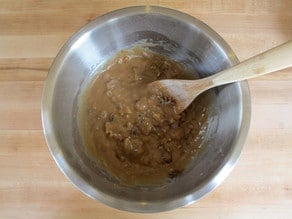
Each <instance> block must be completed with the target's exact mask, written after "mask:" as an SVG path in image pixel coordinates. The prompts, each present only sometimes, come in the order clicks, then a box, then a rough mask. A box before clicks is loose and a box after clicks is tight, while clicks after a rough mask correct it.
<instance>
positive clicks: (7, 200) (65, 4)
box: [0, 0, 292, 219]
mask: <svg viewBox="0 0 292 219" xmlns="http://www.w3.org/2000/svg"><path fill="white" fill-rule="evenodd" d="M145 4H151V5H161V6H165V7H170V8H174V9H177V10H180V11H183V12H186V13H188V14H190V15H192V16H194V17H197V18H198V19H200V20H202V21H203V22H205V23H207V24H208V25H209V26H211V27H212V28H213V29H214V30H216V31H217V32H218V33H219V34H220V35H221V36H222V37H223V38H224V39H225V40H226V41H227V42H228V43H229V45H230V46H231V47H232V48H233V50H234V51H235V53H236V54H237V56H238V58H239V59H240V60H244V59H246V58H248V57H250V56H252V55H255V54H257V53H260V52H262V51H264V50H267V49H269V48H271V47H273V46H276V45H278V44H281V43H283V42H285V41H287V40H291V39H292V1H291V0H278V1H274V0H258V1H256V0H246V1H245V0H233V1H232V0H213V1H208V0H200V1H193V0H190V1H174V0H157V1H154V0H153V1H150V0H149V1H138V0H126V1H119V0H100V1H98V0H84V1H81V0H62V1H59V0H50V1H49V0H48V1H41V0H0V218H3V219H4V218H42V219H44V218H70V219H71V218H138V219H139V218H153V219H155V218H167V219H171V218H292V145H291V144H292V69H291V68H290V69H286V70H283V71H279V72H277V73H274V74H270V75H266V76H263V77H260V78H257V79H253V80H250V81H249V85H250V91H251V97H252V120H251V127H250V132H249V136H248V139H247V142H246V144H245V147H244V149H243V152H242V156H241V158H240V160H239V162H238V164H237V166H236V167H235V168H234V170H233V172H232V174H231V175H230V176H229V177H228V178H227V179H226V180H225V181H224V182H223V183H222V184H221V185H220V186H219V187H218V188H217V189H216V190H214V191H213V192H212V193H210V194H209V195H207V196H206V197H204V198H203V199H201V200H200V201H199V202H197V203H195V204H192V205H190V206H187V207H183V208H180V209H177V210H173V211H169V212H164V213H159V214H151V215H149V214H134V213H128V212H123V211H118V210H115V209H112V208H110V207H107V206H105V205H103V204H101V203H99V202H96V201H94V200H92V199H90V198H88V197H87V196H85V195H83V194H82V193H81V192H80V191H78V190H77V189H76V188H75V187H74V186H73V185H72V184H71V183H70V182H69V181H68V180H67V179H66V178H65V176H63V174H62V173H61V171H60V170H59V169H58V167H57V165H56V164H55V163H54V161H53V158H52V157H51V155H50V154H49V151H48V148H47V145H46V143H45V140H44V136H43V132H42V125H41V116H40V102H41V94H42V89H43V85H44V80H45V78H46V75H47V72H48V69H49V66H50V64H51V63H52V60H53V58H54V57H55V56H56V54H57V52H58V50H59V49H60V48H61V46H62V45H63V44H64V42H65V41H66V40H67V39H68V38H69V37H70V36H71V35H72V34H73V33H74V32H75V31H77V30H78V29H79V28H80V27H81V26H83V25H85V24H86V23H88V22H89V21H91V20H92V19H94V18H95V17H97V16H99V15H102V14H104V13H106V12H109V11H112V10H114V9H118V8H122V7H126V6H133V5H145ZM289 58H292V57H289Z"/></svg>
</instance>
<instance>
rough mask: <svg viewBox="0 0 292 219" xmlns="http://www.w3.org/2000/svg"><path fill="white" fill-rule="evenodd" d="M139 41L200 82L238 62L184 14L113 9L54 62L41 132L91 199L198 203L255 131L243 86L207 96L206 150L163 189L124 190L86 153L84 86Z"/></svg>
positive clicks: (157, 207)
mask: <svg viewBox="0 0 292 219" xmlns="http://www.w3.org/2000/svg"><path fill="white" fill-rule="evenodd" d="M137 44H138V45H141V46H144V47H147V48H149V49H151V50H153V51H155V52H159V53H162V54H164V55H166V56H169V57H171V58H172V59H175V60H177V61H180V62H182V63H184V64H185V66H186V67H187V68H188V69H189V70H196V71H197V72H198V73H199V75H200V77H205V76H207V75H210V74H213V73H215V72H218V71H220V70H222V69H224V68H227V67H229V66H231V65H234V64H236V63H237V62H238V60H237V58H236V56H235V55H234V53H233V51H232V50H231V49H230V47H229V46H228V45H227V44H226V43H225V41H224V40H223V39H222V38H221V37H220V36H219V35H218V34H216V33H215V32H214V31H213V30H211V29H210V28H209V27H208V26H207V25H205V24H204V23H202V22H201V21H199V20H197V19H195V18H193V17H191V16H189V15H186V14H184V13H181V12H178V11H174V10H171V9H166V8H161V7H151V8H146V7H131V8H125V9H121V10H117V11H114V12H111V13H109V14H106V15H104V16H101V17H99V18H97V19H95V20H94V21H92V22H90V23H89V24H87V25H86V26H85V27H83V28H82V29H81V30H79V31H78V32H77V33H75V34H74V35H73V36H72V38H71V39H70V40H69V41H68V42H67V43H66V44H65V45H64V46H63V48H62V49H61V51H60V52H59V54H58V55H57V57H56V58H55V60H54V62H53V64H52V66H51V68H50V71H49V74H48V77H47V80H46V83H45V87H44V91H43V99H42V122H43V129H44V133H45V137H46V141H47V144H48V146H49V148H50V151H51V153H52V155H53V157H54V159H55V161H56V163H57V164H58V166H59V168H60V169H61V170H62V171H63V173H64V174H65V175H66V176H67V177H68V178H69V180H70V181H71V182H72V183H73V184H74V185H75V186H76V187H77V188H78V189H80V190H81V191H82V192H84V193H85V194H87V195H88V196H90V197H92V198H94V199H97V200H99V201H101V202H103V203H105V204H107V205H109V206H112V207H115V208H118V209H121V210H127V211H133V212H159V211H166V210H170V209H173V208H177V207H180V206H183V205H186V204H190V203H193V202H195V201H197V200H198V199H199V198H201V197H203V196H204V195H206V194H207V193H209V192H210V191H211V190H213V189H214V188H215V187H216V186H218V185H219V184H220V183H221V182H222V181H223V180H224V179H225V178H226V177H227V175H228V174H229V173H230V171H231V170H232V168H233V166H234V165H235V163H236V161H237V159H238V157H239V155H240V152H241V149H242V146H243V144H244V141H245V139H246V136H247V132H248V128H249V123H250V114H251V109H250V96H249V90H248V85H247V83H246V82H240V83H234V84H230V85H227V86H222V87H219V88H216V89H212V90H210V91H208V92H210V95H212V97H213V99H212V105H211V106H210V110H211V113H210V115H209V126H208V130H207V133H206V136H205V140H204V141H203V145H202V147H203V150H202V153H201V154H200V155H199V156H197V157H195V158H194V160H193V163H191V164H190V165H189V167H188V169H187V170H186V171H185V173H184V174H182V175H181V176H180V177H179V178H177V179H175V180H174V181H172V182H169V183H166V184H165V185H164V186H156V187H155V186H152V187H132V188H130V187H126V186H122V185H120V184H118V183H117V182H116V180H114V179H112V178H111V177H109V176H107V174H106V173H105V172H103V171H102V170H100V169H99V168H98V166H97V165H96V164H94V163H93V162H91V161H90V160H89V159H88V158H87V156H86V155H85V153H84V150H83V145H82V142H81V141H80V137H79V131H78V128H77V121H76V120H77V117H76V112H77V111H78V103H79V101H78V98H79V95H80V93H82V87H83V86H85V85H86V84H87V83H88V81H90V79H91V78H92V76H93V75H94V73H95V72H96V70H98V69H100V68H102V65H103V64H104V63H105V62H106V61H108V60H109V59H110V58H111V57H112V56H113V55H114V54H115V53H116V52H118V51H119V50H121V49H125V48H131V47H133V46H134V45H137ZM226 198H227V197H226Z"/></svg>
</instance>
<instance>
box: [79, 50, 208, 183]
mask: <svg viewBox="0 0 292 219" xmlns="http://www.w3.org/2000/svg"><path fill="white" fill-rule="evenodd" d="M166 78H180V79H190V76H189V74H187V72H186V71H185V70H184V68H183V67H182V65H181V64H179V63H177V62H174V61H171V60H168V59H166V58H164V57H162V56H160V55H157V54H153V53H149V52H145V51H142V50H139V49H134V50H131V51H122V52H120V53H119V54H118V55H117V56H116V58H115V59H114V60H113V61H112V62H111V64H110V65H109V66H108V67H107V68H106V69H105V70H104V72H103V73H101V74H99V76H98V77H97V78H96V79H95V80H94V81H93V82H92V84H91V85H90V86H88V88H87V89H86V90H85V92H84V96H83V104H82V106H83V108H82V110H81V114H80V118H81V120H80V127H81V130H82V131H83V133H82V138H83V142H84V145H85V146H86V149H87V151H88V154H89V155H90V156H91V157H92V158H94V159H95V160H97V161H98V163H99V164H100V165H102V166H103V168H104V169H106V170H107V171H108V172H109V173H110V174H111V175H113V176H115V177H116V178H118V179H119V180H120V181H121V183H123V184H127V185H129V184H131V185H142V184H143V185H145V184H159V183H162V182H163V181H164V180H165V179H167V178H174V177H176V176H177V175H179V174H181V172H182V171H183V170H184V169H185V167H186V165H187V164H188V163H189V162H190V160H191V158H192V156H193V155H194V154H195V153H196V152H197V151H198V150H199V147H200V143H201V141H202V135H203V131H204V129H206V127H207V125H206V120H207V106H208V98H207V96H206V95H204V96H201V97H199V98H197V99H196V101H195V102H194V103H193V104H192V105H191V106H190V107H189V108H188V109H187V110H186V111H185V112H183V113H181V114H180V115H177V114H176V113H175V112H174V107H175V103H174V102H173V100H171V99H170V98H168V97H167V96H164V95H163V94H161V93H157V92H154V91H150V90H149V89H147V88H148V87H147V84H149V83H150V82H152V81H155V80H160V79H166Z"/></svg>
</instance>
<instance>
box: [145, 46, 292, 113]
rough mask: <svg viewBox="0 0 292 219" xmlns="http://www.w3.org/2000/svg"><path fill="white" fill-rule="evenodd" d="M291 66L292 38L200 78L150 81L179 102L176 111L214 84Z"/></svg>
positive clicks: (217, 84)
mask: <svg viewBox="0 0 292 219" xmlns="http://www.w3.org/2000/svg"><path fill="white" fill-rule="evenodd" d="M291 66H292V41H288V42H286V43H284V44H282V45H280V46H277V47H275V48H273V49H270V50H268V51H266V52H264V53H261V54H259V55H257V56H254V57H252V58H249V59H247V60H246V61H243V62H241V63H240V64H238V65H235V66H233V67H231V68H229V69H226V70H223V71H221V72H219V73H216V74H214V75H211V76H209V77H206V78H203V79H198V80H177V79H167V80H159V81H154V82H152V83H150V84H149V86H150V88H151V89H153V90H156V91H157V90H159V91H161V92H163V93H164V94H165V95H167V96H169V97H171V98H173V99H174V100H175V102H176V113H181V112H182V111H184V110H185V109H186V108H187V107H188V106H189V105H190V104H191V102H192V101H193V100H194V99H195V98H196V97H197V96H198V95H199V94H201V93H202V92H204V91H205V90H208V89H210V88H213V87H217V86H220V85H223V84H229V83H232V82H237V81H242V80H246V79H250V78H255V77H258V76H261V75H264V74H268V73H271V72H274V71H277V70H280V69H284V68H288V67H291Z"/></svg>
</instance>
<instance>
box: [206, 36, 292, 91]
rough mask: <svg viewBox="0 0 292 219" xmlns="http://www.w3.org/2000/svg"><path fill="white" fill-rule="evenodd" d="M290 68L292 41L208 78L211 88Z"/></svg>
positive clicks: (291, 62) (291, 64) (291, 63)
mask: <svg viewBox="0 0 292 219" xmlns="http://www.w3.org/2000/svg"><path fill="white" fill-rule="evenodd" d="M291 66H292V41H288V42H286V43H284V44H282V45H280V46H277V47H275V48H273V49H270V50H268V51H266V52H264V53H261V54H259V55H256V56H254V57H252V58H249V59H247V60H246V61H243V62H241V63H240V64H238V65H236V66H234V67H231V68H229V69H226V70H224V71H222V72H220V73H218V74H215V75H213V76H210V77H208V79H209V80H211V81H212V87H215V86H219V85H222V84H228V83H232V82H237V81H242V80H246V79H250V78H254V77H258V76H261V75H264V74H268V73H271V72H274V71H277V70H280V69H284V68H288V67H291Z"/></svg>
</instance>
